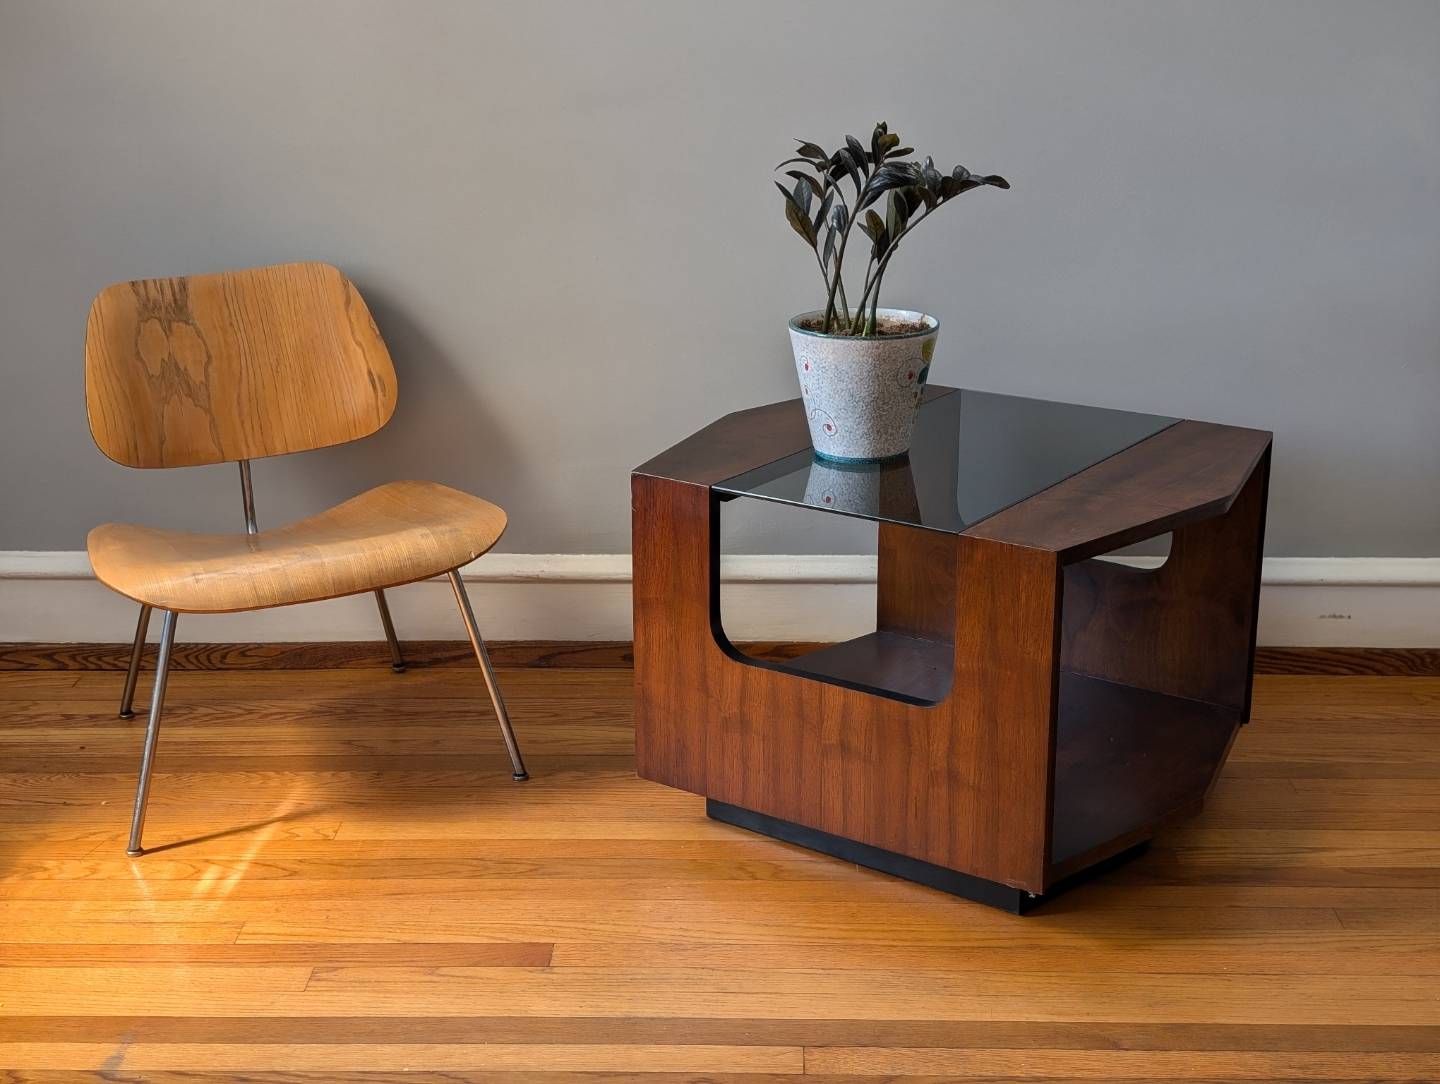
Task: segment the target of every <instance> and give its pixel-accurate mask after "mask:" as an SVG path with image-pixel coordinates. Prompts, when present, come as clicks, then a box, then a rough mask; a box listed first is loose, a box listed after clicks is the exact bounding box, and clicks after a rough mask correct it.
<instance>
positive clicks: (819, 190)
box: [785, 169, 825, 196]
mask: <svg viewBox="0 0 1440 1084" xmlns="http://www.w3.org/2000/svg"><path fill="white" fill-rule="evenodd" d="M785 176H787V177H794V178H795V181H796V183H797V184H801V185H804V186H805V187H806V188H808V189H809V190H810V192H811V193H812V194H813V195H816V196H823V195H825V188H824V187H823V186H822V185H821V183H820V182H819V181H818V180H816V179H815V177H814V176H813V175H811V174H809V173H801V172H800V171H799V170H798V169H787V170H786V171H785Z"/></svg>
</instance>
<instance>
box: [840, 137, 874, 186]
mask: <svg viewBox="0 0 1440 1084" xmlns="http://www.w3.org/2000/svg"><path fill="white" fill-rule="evenodd" d="M845 146H846V148H847V149H848V150H849V151H850V157H851V158H853V159H855V164H856V165H857V166H859V167H860V172H862V173H864V174H865V175H866V176H867V177H868V176H869V175H870V156H869V155H868V154H866V153H865V148H864V147H863V146H861V145H860V141H859V140H858V139H856V138H855V137H854V136H852V135H847V136H846V137H845Z"/></svg>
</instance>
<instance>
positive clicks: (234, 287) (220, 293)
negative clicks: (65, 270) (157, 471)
mask: <svg viewBox="0 0 1440 1084" xmlns="http://www.w3.org/2000/svg"><path fill="white" fill-rule="evenodd" d="M85 402H86V407H87V410H88V413H89V415H90V432H91V434H92V435H93V436H94V438H95V443H96V444H97V445H99V447H100V450H101V451H102V452H104V453H105V454H106V455H107V456H109V457H110V458H111V459H113V460H115V461H116V462H117V463H123V464H125V465H126V466H130V467H189V466H197V465H200V464H204V463H223V462H228V461H232V460H237V459H255V458H259V457H261V456H267V455H280V454H282V453H285V452H303V451H306V450H307V449H310V448H324V447H328V446H329V445H332V444H342V443H344V442H345V441H348V440H358V439H359V438H360V437H365V436H369V435H370V434H371V433H373V432H375V431H376V430H377V429H379V428H380V427H381V426H383V425H384V424H385V423H386V422H388V421H389V420H390V415H391V414H392V413H394V410H395V368H394V366H393V365H392V364H391V361H390V353H389V351H388V350H386V348H385V343H384V342H383V341H382V340H381V338H380V333H379V331H378V330H376V328H375V322H374V320H373V319H371V316H370V310H369V309H368V308H366V306H365V302H364V301H363V300H362V299H361V297H360V293H359V291H357V290H356V289H355V287H354V285H353V284H352V283H351V282H350V280H349V279H347V278H346V277H345V276H344V275H342V274H341V273H340V271H339V270H337V269H336V268H334V267H331V266H330V265H328V264H322V263H296V264H284V265H281V266H278V267H261V268H256V269H254V270H249V271H226V272H222V273H220V274H215V275H194V276H191V277H188V278H170V279H145V280H141V281H137V282H119V283H116V284H115V285H113V286H108V287H106V288H105V289H104V290H103V291H101V293H100V296H99V297H97V298H96V299H95V303H94V304H93V305H92V306H91V307H90V321H89V325H88V327H87V329H86V335H85Z"/></svg>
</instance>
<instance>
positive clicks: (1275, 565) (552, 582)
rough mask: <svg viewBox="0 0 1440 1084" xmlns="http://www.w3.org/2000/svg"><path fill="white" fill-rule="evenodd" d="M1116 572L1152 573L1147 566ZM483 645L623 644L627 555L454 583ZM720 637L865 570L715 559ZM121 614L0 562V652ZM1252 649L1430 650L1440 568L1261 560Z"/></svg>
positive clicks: (340, 613)
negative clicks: (719, 563) (463, 588)
mask: <svg viewBox="0 0 1440 1084" xmlns="http://www.w3.org/2000/svg"><path fill="white" fill-rule="evenodd" d="M1127 561H1128V563H1131V564H1135V565H1141V566H1153V565H1154V564H1155V563H1157V562H1156V561H1155V560H1154V559H1145V558H1129V559H1127ZM464 575H465V579H466V581H467V583H468V584H469V588H470V597H471V599H472V601H473V603H474V606H475V610H476V614H477V616H478V617H479V619H480V624H481V629H482V631H483V632H484V634H485V635H486V636H487V637H489V638H491V639H495V640H628V639H629V638H630V557H629V555H628V554H599V553H597V554H582V553H496V554H490V555H488V556H486V557H482V558H481V559H480V560H479V561H476V562H475V563H474V564H472V565H470V566H469V567H468V568H467V569H466V570H465V573H464ZM721 578H722V592H723V599H724V613H725V627H726V631H727V632H729V634H730V636H731V637H732V638H733V639H736V640H835V639H844V638H847V637H849V636H855V635H859V634H860V633H862V632H865V631H867V630H868V627H873V625H871V626H868V627H867V624H866V622H867V618H870V617H871V615H872V614H873V597H874V595H873V593H874V581H875V559H874V558H873V557H851V556H844V555H821V556H803V555H802V556H792V555H780V554H763V555H752V556H737V557H730V558H726V559H725V562H724V565H723V571H722V577H721ZM390 606H391V609H392V611H393V613H394V615H395V623H396V625H397V627H398V629H399V631H400V635H401V637H402V638H410V639H419V640H449V639H460V638H462V636H463V630H462V628H461V626H460V624H459V618H458V616H457V614H456V613H455V604H454V600H453V599H452V598H451V597H450V591H449V587H448V585H447V584H446V583H445V582H444V581H443V580H438V581H429V582H426V583H421V584H414V585H412V586H410V587H404V588H399V589H397V590H395V591H393V592H391V593H390ZM134 623H135V607H134V604H133V603H131V602H129V601H128V600H126V599H124V598H121V597H120V596H118V595H116V594H114V593H113V592H111V591H110V590H108V589H107V588H105V587H103V586H102V585H101V584H99V583H97V582H96V580H95V579H94V576H93V575H92V573H91V571H90V565H89V562H88V561H87V560H86V558H85V554H84V553H83V552H70V551H64V552H33V551H22V550H10V551H0V642H8V643H16V642H27V641H29V642H40V643H69V642H91V643H115V642H123V641H126V640H129V639H130V637H131V636H132V635H133V633H134ZM380 635H381V633H380V628H379V623H378V620H377V618H376V615H375V606H374V602H373V601H372V600H371V599H370V597H369V596H368V595H363V596H357V597H352V598H345V599H336V600H334V601H331V602H317V603H312V604H310V605H307V606H291V607H286V608H284V609H279V610H264V611H260V612H257V613H248V614H215V615H193V616H191V615H187V616H186V617H185V619H184V621H183V622H182V623H181V626H180V630H179V638H180V639H182V640H188V641H191V642H206V643H224V642H254V641H287V640H289V641H293V640H320V641H327V640H375V639H379V638H380ZM1259 639H1260V642H1261V643H1262V644H1272V645H1294V646H1305V647H1440V558H1431V557H1424V558H1394V557H1319V558H1316V557H1272V558H1267V559H1266V561H1265V567H1264V587H1263V588H1262V591H1261V601H1260V634H1259Z"/></svg>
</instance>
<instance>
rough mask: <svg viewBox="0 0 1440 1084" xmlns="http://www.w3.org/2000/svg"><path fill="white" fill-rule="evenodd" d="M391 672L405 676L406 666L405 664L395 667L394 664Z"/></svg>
mask: <svg viewBox="0 0 1440 1084" xmlns="http://www.w3.org/2000/svg"><path fill="white" fill-rule="evenodd" d="M390 670H391V672H392V673H396V674H403V673H404V672H405V665H404V664H403V663H401V664H400V665H399V666H395V665H393V664H392V665H391V667H390Z"/></svg>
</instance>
